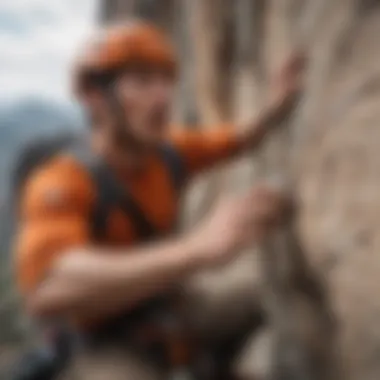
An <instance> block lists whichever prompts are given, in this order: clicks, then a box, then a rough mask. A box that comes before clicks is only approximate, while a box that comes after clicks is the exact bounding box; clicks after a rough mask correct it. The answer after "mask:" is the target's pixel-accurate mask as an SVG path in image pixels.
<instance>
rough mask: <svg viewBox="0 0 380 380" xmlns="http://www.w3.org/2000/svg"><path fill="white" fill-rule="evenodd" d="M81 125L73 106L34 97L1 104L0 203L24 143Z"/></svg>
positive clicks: (78, 114) (77, 112) (78, 115)
mask: <svg viewBox="0 0 380 380" xmlns="http://www.w3.org/2000/svg"><path fill="white" fill-rule="evenodd" d="M81 125H82V123H81V117H80V113H79V111H78V110H77V109H76V108H75V107H74V106H70V105H65V104H57V103H54V102H48V101H44V100H37V99H34V98H33V99H23V100H21V101H19V102H17V103H8V104H4V105H0V205H1V203H2V201H3V197H4V195H5V193H6V191H4V190H5V189H6V187H7V185H8V182H9V174H10V171H11V170H12V163H13V160H14V158H15V157H17V154H18V153H19V151H20V147H22V146H23V144H25V143H26V142H27V141H29V140H31V139H38V138H39V137H40V136H46V134H54V133H56V132H57V131H60V130H63V129H64V128H67V129H73V130H75V129H77V128H80V127H81Z"/></svg>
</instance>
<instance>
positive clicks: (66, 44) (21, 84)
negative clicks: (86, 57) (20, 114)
mask: <svg viewBox="0 0 380 380" xmlns="http://www.w3.org/2000/svg"><path fill="white" fill-rule="evenodd" d="M96 9H97V0H1V3H0V101H1V100H3V101H4V100H9V99H12V100H13V99H17V98H19V97H24V96H36V97H44V98H46V97H47V98H54V99H56V100H59V101H67V100H68V99H69V72H70V63H71V61H72V59H73V57H74V55H75V53H76V51H77V49H78V46H79V44H80V43H81V42H82V40H83V39H84V38H85V36H86V35H87V34H88V33H90V32H91V29H92V28H93V26H94V19H95V15H96Z"/></svg>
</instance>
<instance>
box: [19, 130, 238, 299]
mask: <svg viewBox="0 0 380 380" xmlns="http://www.w3.org/2000/svg"><path fill="white" fill-rule="evenodd" d="M170 142H171V143H172V144H173V145H174V146H175V147H176V149H177V151H178V153H179V154H180V155H181V157H182V159H183V161H184V164H185V167H186V171H187V173H188V174H189V175H190V176H192V175H194V174H196V173H198V172H199V171H201V170H203V169H207V168H210V167H211V166H212V165H214V164H216V163H218V162H220V161H221V160H223V159H225V158H228V157H230V156H231V155H232V154H233V153H234V152H235V151H236V149H237V145H238V144H237V141H236V138H235V135H234V133H233V132H232V130H231V129H226V128H223V129H220V128H219V129H217V130H214V131H210V132H192V131H185V132H184V131H179V132H177V133H175V134H173V135H172V136H171V137H170ZM126 185H128V189H129V191H130V192H131V194H132V196H133V197H134V199H135V200H136V201H137V202H138V204H139V206H140V207H141V209H142V210H143V212H144V213H145V215H146V216H147V218H148V219H149V221H150V222H151V223H152V224H153V225H154V226H155V227H156V228H157V229H158V230H159V231H162V232H163V233H164V232H165V231H166V230H168V229H169V228H170V226H171V225H172V224H173V221H174V220H175V218H176V216H177V212H178V204H177V197H176V196H175V195H176V193H175V189H174V188H173V185H172V181H171V179H170V176H169V174H168V171H167V168H166V166H165V163H164V162H162V161H161V159H159V156H157V157H154V158H152V159H151V160H150V161H149V163H148V164H147V167H146V168H145V170H144V172H143V173H142V175H141V176H138V177H137V178H136V179H133V180H128V184H126ZM95 200H96V189H95V187H94V184H93V183H92V181H91V179H90V174H89V173H87V172H86V171H85V169H84V168H82V167H81V166H80V164H79V163H77V162H76V161H75V159H74V158H72V157H70V156H67V155H60V156H58V157H56V158H54V159H53V160H52V161H50V162H49V163H47V164H46V165H44V166H42V167H40V168H38V169H37V170H36V172H35V173H34V174H33V175H31V177H30V178H29V179H28V180H27V181H26V184H25V188H24V192H23V196H22V199H21V200H20V202H21V203H20V220H19V233H18V236H17V239H16V268H17V277H18V281H19V285H20V289H21V291H22V292H23V294H25V295H26V294H28V293H29V292H30V291H32V290H33V289H34V288H35V287H36V286H37V285H38V284H39V283H40V282H41V281H42V280H43V279H44V278H45V276H46V275H47V274H48V272H49V269H50V268H51V266H52V265H53V263H54V260H55V259H56V258H57V257H58V256H59V255H62V254H63V253H64V252H65V251H67V250H68V249H69V248H75V247H83V246H86V245H91V244H93V243H94V242H93V241H92V237H91V233H90V232H91V231H90V213H91V211H92V209H93V205H94V202H95ZM136 238H137V236H136V231H135V230H134V227H133V225H132V223H131V221H130V220H128V219H127V217H126V216H125V215H124V214H123V213H122V212H120V211H118V210H117V209H116V210H112V213H111V214H110V217H109V220H108V222H107V228H106V234H105V243H106V244H107V246H109V247H112V246H113V247H121V246H123V247H127V246H128V245H131V244H133V243H134V242H136Z"/></svg>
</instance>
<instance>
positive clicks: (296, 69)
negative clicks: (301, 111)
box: [269, 52, 305, 120]
mask: <svg viewBox="0 0 380 380" xmlns="http://www.w3.org/2000/svg"><path fill="white" fill-rule="evenodd" d="M304 68H305V56H304V55H303V54H301V53H299V52H296V53H293V54H292V55H291V56H290V57H289V58H288V59H287V60H286V61H285V63H284V65H283V66H282V67H280V70H279V71H278V73H277V74H276V75H275V76H274V78H273V80H272V83H271V88H270V101H269V104H270V108H271V109H272V110H274V112H275V114H276V119H277V120H279V119H282V118H284V117H286V116H287V114H288V113H289V111H291V109H292V108H293V106H294V104H295V102H296V100H297V99H298V97H299V95H300V92H301V90H302V84H303V73H304Z"/></svg>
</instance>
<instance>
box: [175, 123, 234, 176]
mask: <svg viewBox="0 0 380 380" xmlns="http://www.w3.org/2000/svg"><path fill="white" fill-rule="evenodd" d="M171 138H172V142H173V145H174V146H175V147H176V148H177V149H178V151H179V153H180V154H181V156H182V157H183V159H184V163H185V166H186V169H187V171H188V173H189V174H190V175H194V174H197V173H199V172H201V171H203V170H207V169H211V168H212V167H213V166H215V165H217V164H219V163H221V162H223V161H224V160H226V159H229V158H231V157H232V156H234V155H235V154H236V153H237V151H238V149H239V142H238V138H237V134H236V132H235V129H234V127H232V126H223V127H219V128H215V129H212V130H202V129H199V130H198V129H197V130H195V131H185V130H176V131H175V132H174V133H173V134H172V137H171Z"/></svg>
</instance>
